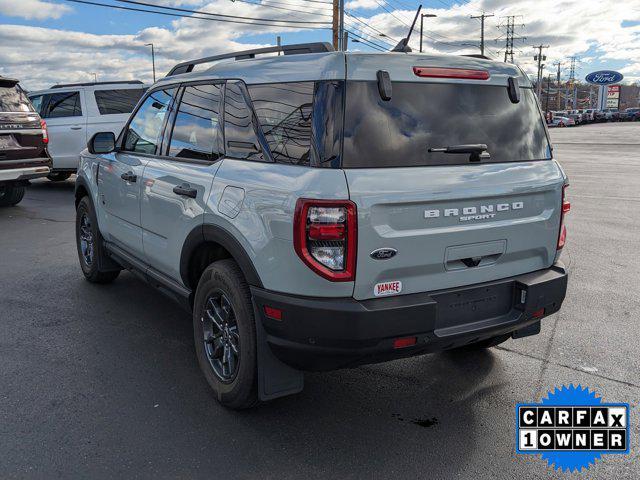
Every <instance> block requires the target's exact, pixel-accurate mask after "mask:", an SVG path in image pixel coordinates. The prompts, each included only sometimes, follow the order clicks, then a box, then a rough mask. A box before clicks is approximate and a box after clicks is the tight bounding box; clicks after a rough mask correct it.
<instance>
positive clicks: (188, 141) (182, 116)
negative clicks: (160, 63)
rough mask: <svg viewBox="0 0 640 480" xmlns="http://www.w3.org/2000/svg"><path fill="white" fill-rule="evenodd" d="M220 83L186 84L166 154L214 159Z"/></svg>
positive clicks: (217, 153)
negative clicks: (188, 85)
mask: <svg viewBox="0 0 640 480" xmlns="http://www.w3.org/2000/svg"><path fill="white" fill-rule="evenodd" d="M221 93H222V85H221V84H219V85H194V86H191V87H186V88H185V89H184V93H183V95H182V100H181V101H180V107H179V108H178V113H177V114H176V120H175V123H174V126H173V133H172V135H171V143H170V144H169V156H170V157H181V158H194V159H198V160H217V159H218V158H219V157H220V156H221V152H220V150H221V149H220V146H219V144H218V139H219V136H220V133H219V132H220V125H219V120H218V114H219V113H220V99H221Z"/></svg>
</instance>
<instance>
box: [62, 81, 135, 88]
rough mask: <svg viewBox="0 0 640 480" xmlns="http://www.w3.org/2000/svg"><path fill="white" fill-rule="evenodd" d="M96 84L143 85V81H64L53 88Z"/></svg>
mask: <svg viewBox="0 0 640 480" xmlns="http://www.w3.org/2000/svg"><path fill="white" fill-rule="evenodd" d="M94 85H143V83H142V82H141V81H140V80H124V81H119V82H87V83H63V84H58V85H54V86H53V87H51V88H67V87H93V86H94Z"/></svg>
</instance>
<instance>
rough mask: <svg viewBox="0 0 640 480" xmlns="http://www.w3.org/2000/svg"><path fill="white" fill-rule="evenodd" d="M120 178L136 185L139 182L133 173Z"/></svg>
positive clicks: (127, 173) (124, 174)
mask: <svg viewBox="0 0 640 480" xmlns="http://www.w3.org/2000/svg"><path fill="white" fill-rule="evenodd" d="M120 178H121V179H123V180H124V181H125V182H131V183H135V182H136V181H137V180H138V176H137V175H136V174H135V173H133V172H126V173H123V174H122V175H120Z"/></svg>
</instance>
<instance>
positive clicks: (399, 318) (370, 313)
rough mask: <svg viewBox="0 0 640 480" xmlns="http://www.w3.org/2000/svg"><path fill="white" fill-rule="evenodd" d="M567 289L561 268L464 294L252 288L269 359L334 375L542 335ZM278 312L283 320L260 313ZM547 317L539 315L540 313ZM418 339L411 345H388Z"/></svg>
mask: <svg viewBox="0 0 640 480" xmlns="http://www.w3.org/2000/svg"><path fill="white" fill-rule="evenodd" d="M566 290H567V272H566V270H565V268H564V266H563V265H562V264H561V263H556V264H555V265H553V266H552V267H551V268H549V269H547V270H541V271H537V272H532V273H528V274H524V275H519V276H516V277H511V278H507V279H502V280H498V281H494V282H487V283H482V284H477V285H470V286H466V287H463V288H455V289H450V290H441V291H437V292H430V293H418V294H412V295H402V296H396V297H387V298H376V299H371V300H364V301H358V300H355V299H353V298H314V297H298V296H292V295H286V294H281V293H275V292H270V291H267V290H263V289H260V288H256V287H252V289H251V291H252V294H253V299H254V302H255V303H256V307H257V308H256V311H257V312H259V315H260V316H261V318H260V319H259V320H260V321H261V322H262V324H263V326H264V329H265V332H266V334H267V342H268V343H269V346H270V347H271V350H272V351H273V353H274V354H275V355H276V356H277V357H278V358H279V359H280V360H282V361H283V362H285V363H287V364H288V365H291V366H292V367H294V368H298V369H301V370H333V369H337V368H344V367H353V366H357V365H363V364H367V363H376V362H381V361H386V360H392V359H396V358H402V357H407V356H413V355H420V354H423V353H429V352H436V351H440V350H446V349H449V348H455V347H460V346H464V345H467V344H469V343H474V342H477V341H480V340H484V339H486V338H491V337H495V336H499V335H507V334H509V335H512V336H514V337H522V336H527V335H533V334H536V333H538V332H539V326H540V319H541V318H544V317H546V316H549V315H551V314H553V313H555V312H557V311H558V310H559V309H560V306H561V305H562V302H563V300H564V297H565V294H566ZM265 306H269V307H273V308H277V309H281V310H282V312H283V314H282V319H281V320H274V319H271V318H268V317H267V316H266V315H265V314H264V307H265ZM541 309H544V312H543V313H542V310H541ZM402 337H416V339H417V342H416V344H415V345H414V346H410V347H405V348H400V349H394V348H393V341H394V339H397V338H402Z"/></svg>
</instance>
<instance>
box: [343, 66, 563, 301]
mask: <svg viewBox="0 0 640 480" xmlns="http://www.w3.org/2000/svg"><path fill="white" fill-rule="evenodd" d="M367 57H368V58H366V57H365V59H364V60H363V59H362V58H359V57H355V56H354V57H351V65H350V64H349V61H348V64H347V65H348V71H349V66H350V67H351V73H350V74H348V76H347V82H346V83H347V85H346V91H345V95H346V104H345V125H344V132H345V133H344V149H343V160H342V164H343V168H344V171H345V175H346V178H347V182H348V186H349V192H350V198H351V200H352V201H353V202H354V203H355V204H356V206H357V210H358V256H357V268H356V282H355V289H354V297H355V298H357V299H367V298H372V297H374V296H379V295H381V294H388V293H389V294H391V293H393V294H395V293H401V294H410V293H417V292H425V291H436V290H440V289H446V288H454V287H461V286H466V285H472V284H477V283H481V282H487V281H492V280H497V279H501V278H506V277H510V276H513V275H518V274H522V273H526V272H531V271H535V270H540V269H543V268H548V267H549V266H551V264H552V263H553V261H554V259H555V256H556V247H557V241H558V233H559V226H560V208H561V201H562V186H563V184H564V174H563V173H562V171H561V169H560V168H559V166H558V165H557V164H556V163H555V161H553V160H552V159H551V148H550V145H549V142H548V138H547V132H546V129H545V126H544V123H543V118H542V115H541V112H540V110H539V108H538V105H537V102H536V99H535V96H534V93H533V91H532V89H531V86H530V84H529V82H528V80H527V79H526V78H525V77H524V76H522V74H521V72H520V70H518V69H517V68H515V67H513V66H506V65H504V64H493V63H491V62H486V61H483V60H476V59H467V60H466V62H467V63H466V64H464V65H456V67H457V68H466V69H469V70H475V71H476V72H475V73H474V72H470V73H469V72H467V73H464V75H469V76H477V71H482V72H488V74H489V77H490V78H489V79H488V80H472V79H460V78H458V79H448V78H441V77H440V78H435V77H429V78H425V77H418V76H417V75H416V74H414V70H413V67H415V66H422V67H425V66H426V67H431V66H433V62H429V57H421V56H413V55H398V57H397V58H398V59H397V60H396V57H394V58H393V62H391V65H390V62H389V61H387V62H385V63H382V64H383V65H385V67H387V68H386V69H387V70H388V72H389V74H390V79H391V86H392V88H391V91H390V97H391V98H390V100H386V101H385V100H383V99H382V96H383V95H382V94H381V91H380V90H381V88H382V89H384V86H383V87H380V85H379V83H378V81H377V80H376V70H375V63H374V62H373V60H372V58H373V57H375V56H367ZM387 57H388V56H387ZM368 63H373V64H372V65H371V66H369V65H368ZM380 64H381V63H378V65H380ZM493 65H498V66H495V67H494V66H493ZM436 66H437V64H436ZM422 71H425V70H422ZM427 71H429V70H427ZM431 73H436V74H439V73H445V74H453V75H460V72H458V71H453V72H446V71H442V72H440V71H438V70H433V71H431ZM480 76H482V75H480ZM509 77H512V78H515V79H516V81H517V83H518V84H519V86H518V87H517V88H518V91H519V95H517V96H514V95H513V89H512V93H511V95H510V94H509V90H508V85H509V80H508V78H509ZM387 93H389V92H387ZM478 144H484V145H486V151H482V150H478V148H481V147H473V148H471V151H470V152H469V151H467V150H469V149H470V147H469V145H478ZM462 145H466V146H467V147H465V148H463V150H464V152H463V153H444V152H440V151H430V149H442V148H446V147H460V146H462ZM487 154H488V156H487ZM385 282H390V283H389V285H387V288H382V289H380V288H379V287H378V288H376V285H378V284H381V283H385ZM393 282H401V285H399V284H396V283H393Z"/></svg>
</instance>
